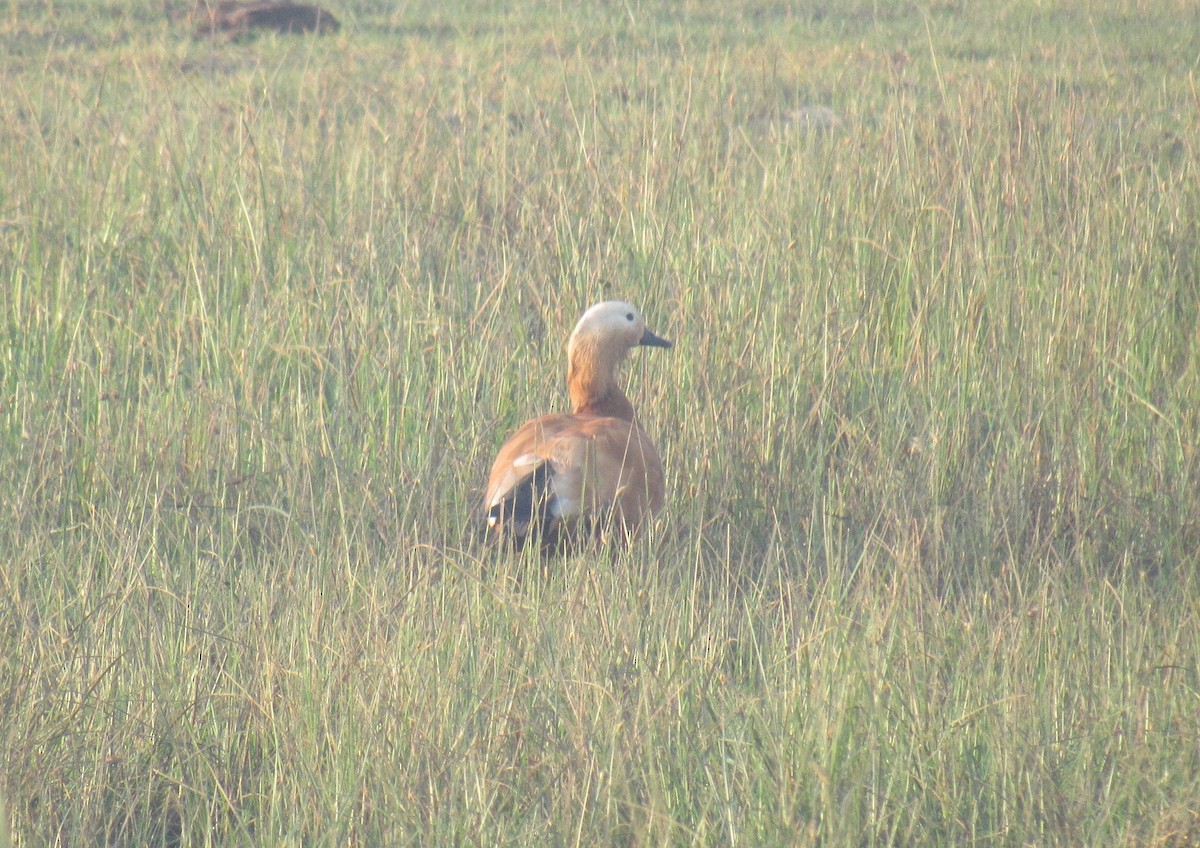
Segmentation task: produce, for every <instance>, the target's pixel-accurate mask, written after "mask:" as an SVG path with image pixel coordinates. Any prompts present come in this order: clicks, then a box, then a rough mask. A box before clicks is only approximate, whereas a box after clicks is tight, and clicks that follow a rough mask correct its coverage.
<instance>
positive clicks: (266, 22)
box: [192, 0, 341, 38]
mask: <svg viewBox="0 0 1200 848" xmlns="http://www.w3.org/2000/svg"><path fill="white" fill-rule="evenodd" d="M192 21H193V23H194V26H195V35H196V37H197V38H215V37H217V36H222V37H225V38H242V37H244V36H247V35H250V34H251V33H252V32H253V31H255V30H271V31H274V32H278V33H283V34H291V33H305V32H315V33H317V34H318V35H325V34H327V33H331V32H337V30H338V29H339V28H340V27H341V24H339V23H338V20H337V18H335V17H334V16H333V15H331V14H330V13H329V12H327V11H325V10H324V9H322V8H321V7H320V6H308V5H304V4H300V3H293V2H291V0H252V2H241V0H216V2H213V0H200V2H198V3H197V4H196V8H195V9H194V10H193V11H192Z"/></svg>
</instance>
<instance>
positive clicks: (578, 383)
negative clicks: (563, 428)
mask: <svg viewBox="0 0 1200 848" xmlns="http://www.w3.org/2000/svg"><path fill="white" fill-rule="evenodd" d="M622 352H623V351H622ZM619 365H620V358H619V357H617V358H613V357H604V356H602V355H601V352H600V351H599V350H597V349H596V347H594V346H592V345H588V344H577V345H574V346H573V347H572V350H571V352H570V362H569V363H568V365H567V390H568V391H569V392H570V393H571V411H572V412H574V413H575V414H576V415H585V414H587V415H609V416H612V417H613V418H620V419H622V420H625V421H632V420H633V404H632V403H630V402H629V398H628V397H626V396H625V393H624V392H623V391H621V388H620V386H618V385H617V379H616V375H617V368H618V366H619Z"/></svg>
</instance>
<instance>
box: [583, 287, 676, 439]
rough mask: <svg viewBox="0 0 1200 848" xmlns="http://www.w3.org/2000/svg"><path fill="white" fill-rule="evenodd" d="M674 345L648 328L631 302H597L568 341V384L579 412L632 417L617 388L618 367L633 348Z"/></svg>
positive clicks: (627, 401)
mask: <svg viewBox="0 0 1200 848" xmlns="http://www.w3.org/2000/svg"><path fill="white" fill-rule="evenodd" d="M639 345H645V346H648V347H663V348H669V347H671V343H670V342H669V341H667V340H666V339H664V338H660V337H659V336H656V335H655V334H654V333H653V332H651V331H650V330H649V329H648V328H647V327H646V322H645V321H643V320H642V314H641V313H640V312H638V310H637V307H636V306H634V305H633V304H631V303H626V302H624V301H620V300H609V301H605V302H604V303H597V304H596V305H595V306H593V307H592V308H591V309H589V310H588V311H587V312H585V313H583V317H582V318H580V319H579V323H578V324H576V325H575V331H574V332H573V333H571V340H570V341H569V342H568V343H567V386H568V388H569V389H570V392H571V404H572V408H573V409H574V410H575V411H576V412H581V411H593V412H602V413H604V414H611V415H617V416H619V417H621V418H627V419H629V420H632V419H633V407H632V406H631V405H630V403H629V400H628V398H626V397H625V395H624V393H623V392H622V391H621V390H620V389H619V388H618V387H617V384H616V375H617V369H618V368H620V366H621V363H622V362H623V361H624V360H625V355H626V354H627V353H629V350H630V348H634V347H638V346H639Z"/></svg>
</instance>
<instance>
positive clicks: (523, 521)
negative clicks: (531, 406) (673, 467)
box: [484, 301, 671, 553]
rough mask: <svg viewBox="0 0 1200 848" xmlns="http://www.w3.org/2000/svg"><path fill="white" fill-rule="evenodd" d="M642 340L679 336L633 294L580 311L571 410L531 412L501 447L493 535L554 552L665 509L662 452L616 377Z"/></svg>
mask: <svg viewBox="0 0 1200 848" xmlns="http://www.w3.org/2000/svg"><path fill="white" fill-rule="evenodd" d="M638 346H646V347H661V348H669V347H671V342H669V341H667V340H666V339H663V338H660V337H659V336H656V335H655V334H654V333H652V332H651V331H650V330H649V329H648V328H647V327H646V324H645V322H644V321H643V320H642V316H641V314H640V313H639V312H638V311H637V309H636V308H635V307H633V306H632V305H630V304H628V303H624V302H621V301H608V302H605V303H598V304H596V305H595V306H593V307H592V308H591V309H589V310H588V311H587V312H585V313H584V314H583V317H582V318H580V319H579V323H578V324H576V325H575V330H574V332H572V333H571V338H570V340H569V341H568V343H567V389H568V390H569V392H570V396H571V412H570V413H569V414H560V415H543V416H541V417H540V418H535V419H533V420H532V421H529V422H528V423H526V424H525V425H524V426H523V427H521V428H520V429H519V430H517V432H515V433H513V435H512V436H511V437H510V438H509V439H508V441H506V442H505V443H504V446H503V447H501V448H500V453H499V455H498V456H497V457H496V461H495V462H494V463H493V464H492V473H491V476H490V477H489V478H488V485H487V494H486V495H485V497H484V503H485V508H486V510H487V530H488V535H489V536H494V537H496V538H498V539H500V540H503V541H508V542H510V543H511V544H513V545H514V546H515V547H516V548H517V549H520V548H522V547H524V546H525V544H526V543H527V542H531V541H536V542H537V543H538V544H539V545H540V546H541V549H542V551H543V552H546V553H550V552H554V551H560V550H564V549H568V548H572V547H579V546H582V545H585V544H587V543H589V542H593V541H608V540H610V539H628V538H629V537H630V536H632V535H633V533H635V532H636V531H637V530H638V529H639V528H640V527H641V525H642V524H644V523H645V522H646V521H647V520H648V519H649V518H650V517H652V516H653V515H654V514H655V513H657V512H658V511H659V510H661V509H662V507H663V501H664V498H665V494H664V485H663V467H662V459H661V458H660V457H659V455H658V451H657V450H655V447H654V444H653V443H652V442H651V441H650V437H649V436H647V435H646V431H645V430H643V429H642V427H641V425H640V424H639V423H638V421H637V418H636V416H635V415H634V412H633V404H632V403H630V402H629V398H628V397H626V395H625V393H624V392H623V391H621V387H620V386H618V385H617V373H618V371H619V370H620V367H621V363H622V362H624V361H625V356H626V354H628V353H629V351H630V349H632V348H635V347H638Z"/></svg>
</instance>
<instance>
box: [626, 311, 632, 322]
mask: <svg viewBox="0 0 1200 848" xmlns="http://www.w3.org/2000/svg"><path fill="white" fill-rule="evenodd" d="M625 320H626V321H632V320H633V313H632V312H626V313H625Z"/></svg>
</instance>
